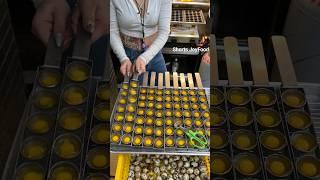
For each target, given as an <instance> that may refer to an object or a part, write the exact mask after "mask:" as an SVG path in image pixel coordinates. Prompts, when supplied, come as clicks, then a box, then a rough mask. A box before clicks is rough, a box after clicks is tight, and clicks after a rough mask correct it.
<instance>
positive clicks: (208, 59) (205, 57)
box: [201, 52, 210, 64]
mask: <svg viewBox="0 0 320 180" xmlns="http://www.w3.org/2000/svg"><path fill="white" fill-rule="evenodd" d="M201 60H202V61H203V62H205V63H208V64H210V56H209V53H208V52H206V53H204V54H203V56H202V59H201Z"/></svg>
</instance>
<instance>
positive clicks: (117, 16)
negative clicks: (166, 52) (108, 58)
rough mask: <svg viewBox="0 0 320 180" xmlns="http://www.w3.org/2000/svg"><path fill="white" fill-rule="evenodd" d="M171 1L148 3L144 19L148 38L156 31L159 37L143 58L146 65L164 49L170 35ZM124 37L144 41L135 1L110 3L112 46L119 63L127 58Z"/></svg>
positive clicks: (124, 0)
mask: <svg viewBox="0 0 320 180" xmlns="http://www.w3.org/2000/svg"><path fill="white" fill-rule="evenodd" d="M171 11H172V1H171V0H149V2H148V7H147V9H146V13H145V16H144V17H145V19H144V24H145V27H144V32H145V37H148V36H151V35H152V34H154V33H156V32H157V37H156V38H155V40H154V41H153V43H152V44H151V45H150V46H149V47H148V49H147V50H146V51H145V52H144V53H142V54H141V55H140V58H142V59H143V60H144V61H145V63H146V64H148V62H149V61H150V60H151V59H152V58H153V57H154V56H155V55H156V54H157V53H158V52H159V51H160V50H161V49H162V48H163V46H164V45H165V43H166V41H167V40H168V36H169V33H170V21H171ZM120 32H121V33H123V34H124V35H127V36H130V37H136V38H142V26H141V19H140V14H139V10H138V8H137V6H136V4H135V1H134V0H111V1H110V44H111V48H112V49H113V52H114V53H115V54H116V55H117V57H118V59H119V60H120V62H123V61H124V60H125V59H128V57H127V55H126V52H125V50H124V46H123V43H122V41H121V38H120Z"/></svg>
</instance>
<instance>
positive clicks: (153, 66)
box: [124, 47, 167, 73]
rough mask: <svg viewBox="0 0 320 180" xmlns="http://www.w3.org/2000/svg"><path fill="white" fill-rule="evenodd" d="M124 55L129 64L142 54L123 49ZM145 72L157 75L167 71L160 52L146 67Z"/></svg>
mask: <svg viewBox="0 0 320 180" xmlns="http://www.w3.org/2000/svg"><path fill="white" fill-rule="evenodd" d="M124 49H125V51H126V54H127V56H128V58H129V59H130V60H131V62H133V61H135V60H136V59H137V58H138V57H139V56H140V54H142V52H140V51H137V50H134V49H131V48H127V47H124ZM146 71H149V72H158V73H164V72H166V71H167V67H166V63H165V61H164V58H163V55H162V53H161V52H159V53H158V54H157V55H156V56H155V57H154V58H153V59H152V60H151V61H150V62H149V63H148V64H147V66H146Z"/></svg>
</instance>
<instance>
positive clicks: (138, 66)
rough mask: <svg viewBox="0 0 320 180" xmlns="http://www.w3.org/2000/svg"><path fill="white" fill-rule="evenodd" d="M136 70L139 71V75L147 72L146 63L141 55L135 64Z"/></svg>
mask: <svg viewBox="0 0 320 180" xmlns="http://www.w3.org/2000/svg"><path fill="white" fill-rule="evenodd" d="M133 69H134V71H136V72H138V73H139V75H140V74H142V73H144V72H146V63H145V62H144V60H143V59H141V58H140V57H138V58H137V60H136V62H135V64H134V68H133Z"/></svg>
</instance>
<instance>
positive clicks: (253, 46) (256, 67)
mask: <svg viewBox="0 0 320 180" xmlns="http://www.w3.org/2000/svg"><path fill="white" fill-rule="evenodd" d="M248 44H249V54H250V61H251V69H252V75H253V81H254V83H255V84H256V85H268V84H269V79H268V72H267V65H266V59H265V56H264V52H263V45H262V40H261V39H260V38H257V37H250V38H248Z"/></svg>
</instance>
